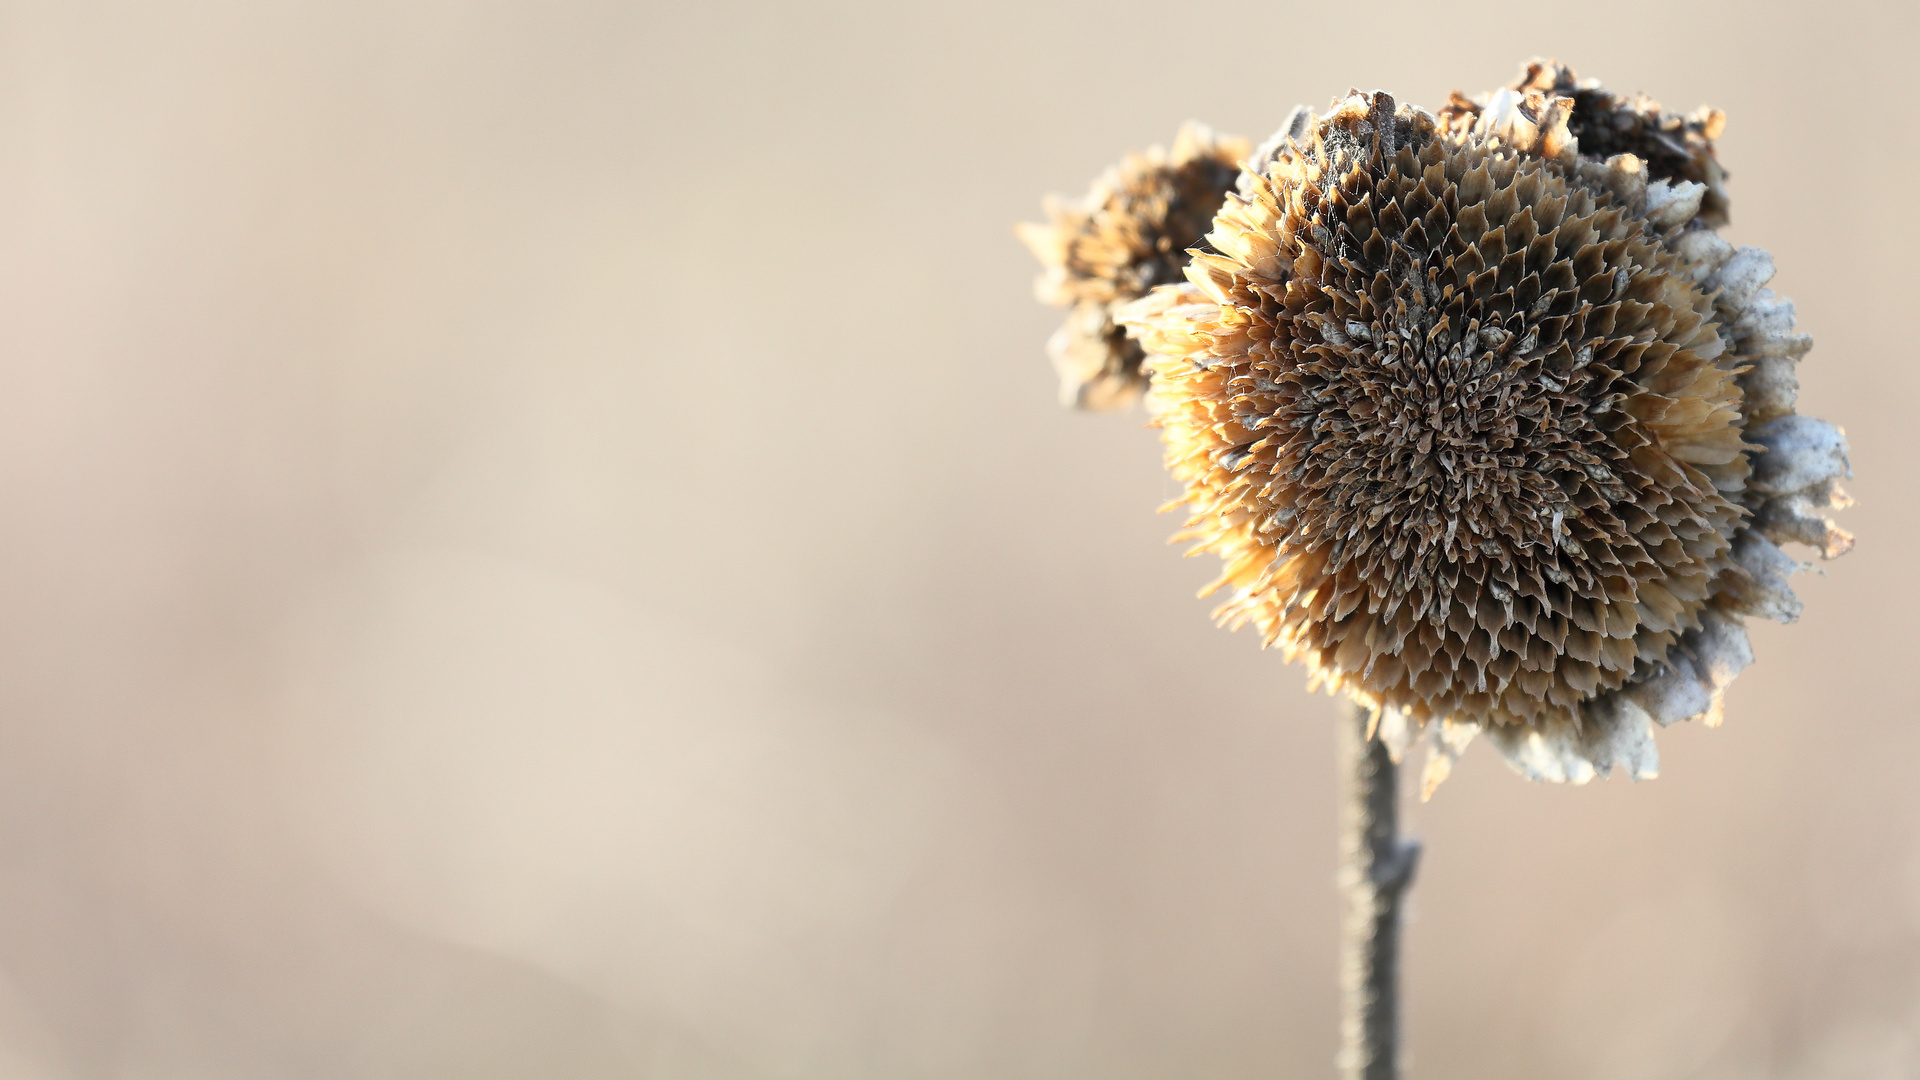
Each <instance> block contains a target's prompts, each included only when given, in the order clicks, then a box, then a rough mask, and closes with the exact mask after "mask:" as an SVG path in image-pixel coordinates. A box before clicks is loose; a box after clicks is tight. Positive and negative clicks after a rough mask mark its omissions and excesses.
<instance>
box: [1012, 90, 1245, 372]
mask: <svg viewBox="0 0 1920 1080" xmlns="http://www.w3.org/2000/svg"><path fill="white" fill-rule="evenodd" d="M1246 155H1247V143H1246V141H1245V140H1244V139H1233V138H1223V137H1221V136H1219V135H1216V134H1215V133H1214V132H1213V131H1212V130H1211V129H1209V128H1207V127H1206V126H1205V125H1202V124H1194V123H1189V124H1186V125H1183V126H1182V127H1181V128H1180V132H1179V134H1178V136H1177V137H1175V139H1174V141H1173V150H1172V152H1170V153H1169V152H1167V151H1163V150H1161V149H1160V148H1159V147H1157V146H1156V147H1153V148H1152V149H1150V150H1148V151H1147V152H1146V153H1144V154H1130V155H1128V157H1127V158H1126V160H1125V161H1122V162H1121V163H1120V164H1119V165H1117V166H1114V167H1113V168H1110V169H1108V170H1107V171H1106V172H1105V173H1104V174H1103V175H1102V176H1101V177H1100V178H1099V179H1098V180H1096V181H1094V184H1093V189H1092V190H1091V191H1090V192H1088V193H1087V195H1086V197H1085V198H1083V199H1081V200H1080V201H1079V202H1077V203H1070V202H1065V201H1061V200H1058V199H1050V200H1048V202H1047V216H1048V217H1049V218H1051V219H1052V220H1051V223H1050V224H1047V225H1033V224H1025V225H1021V226H1020V227H1019V233H1020V238H1021V239H1022V240H1024V241H1026V244H1027V246H1028V247H1029V248H1031V249H1032V250H1033V253H1034V255H1035V256H1036V257H1038V258H1039V260H1040V261H1041V262H1042V263H1043V264H1045V266H1046V272H1045V273H1043V274H1042V275H1041V277H1040V279H1039V281H1038V282H1037V283H1036V291H1037V292H1038V294H1039V296H1040V299H1041V300H1043V301H1045V302H1046V303H1049V304H1057V305H1061V306H1066V307H1070V308H1071V309H1072V310H1071V311H1070V312H1069V313H1068V315H1067V321H1066V323H1065V324H1064V325H1063V326H1061V327H1060V329H1059V331H1058V332H1056V333H1055V334H1054V335H1053V337H1052V339H1050V340H1049V341H1048V342H1047V353H1048V355H1049V356H1050V357H1051V358H1052V360H1053V365H1054V368H1055V370H1057V371H1058V372H1059V375H1060V396H1061V398H1062V400H1063V401H1064V402H1065V403H1066V404H1068V405H1072V406H1075V407H1077V408H1083V409H1118V408H1125V407H1127V406H1128V405H1131V404H1133V403H1134V402H1135V401H1138V400H1139V399H1140V395H1141V392H1142V391H1143V390H1144V389H1145V387H1146V384H1147V375H1146V373H1145V371H1144V370H1143V368H1142V361H1143V360H1144V359H1145V353H1144V352H1143V351H1142V350H1141V348H1140V345H1139V343H1138V342H1135V341H1133V340H1132V339H1131V338H1129V337H1128V336H1127V334H1126V332H1125V331H1124V330H1122V329H1121V328H1120V327H1119V326H1118V325H1116V324H1115V323H1114V320H1113V312H1114V310H1115V309H1117V308H1118V307H1120V306H1121V305H1123V304H1126V303H1127V302H1129V301H1132V300H1136V299H1138V298H1140V297H1142V296H1145V295H1146V294H1147V291H1148V290H1150V289H1152V288H1153V287H1154V286H1156V285H1165V284H1168V283H1170V282H1176V281H1179V280H1181V273H1182V271H1183V270H1185V268H1186V265H1187V249H1189V248H1192V247H1195V246H1199V245H1203V244H1204V237H1205V236H1206V232H1207V229H1208V227H1209V226H1210V225H1211V223H1212V221H1213V215H1214V212H1215V211H1217V210H1219V209H1220V203H1221V200H1223V199H1224V198H1225V197H1226V193H1227V191H1228V190H1229V189H1230V188H1232V187H1233V182H1234V178H1235V177H1236V176H1237V175H1238V174H1239V171H1240V163H1241V161H1242V159H1244V158H1245V157H1246Z"/></svg>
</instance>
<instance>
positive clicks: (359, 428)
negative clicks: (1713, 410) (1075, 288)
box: [0, 0, 1920, 1080]
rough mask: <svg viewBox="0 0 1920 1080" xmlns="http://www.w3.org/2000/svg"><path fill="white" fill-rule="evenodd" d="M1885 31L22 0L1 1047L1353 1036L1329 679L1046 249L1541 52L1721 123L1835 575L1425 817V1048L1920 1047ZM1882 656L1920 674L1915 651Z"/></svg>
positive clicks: (1895, 194) (1219, 12)
mask: <svg viewBox="0 0 1920 1080" xmlns="http://www.w3.org/2000/svg"><path fill="white" fill-rule="evenodd" d="M1915 43H1916V37H1915V32H1914V26H1913V24H1912V23H1911V22H1910V21H1908V16H1907V15H1906V14H1905V11H1904V7H1903V5H1897V4H1894V3H1890V2H1889V3H1884V4H1879V5H1875V4H1870V3H1849V2H1839V3H1828V4H1818V5H1813V4H1793V5H1789V4H1771V5H1766V4H1761V5H1741V6H1738V7H1736V6H1734V5H1732V4H1715V5H1690V4H1685V3H1661V4H1614V5H1611V6H1609V5H1597V6H1596V5H1585V6H1578V5H1576V6H1572V7H1569V6H1566V5H1561V6H1546V7H1540V6H1534V7H1528V8H1517V7H1512V6H1504V7H1495V6H1491V5H1487V6H1481V7H1474V6H1471V5H1469V6H1466V7H1462V6H1460V5H1452V4H1440V3H1432V4H1424V5H1420V6H1408V5H1395V4H1376V5H1371V6H1365V5H1361V6H1351V5H1349V6H1341V5H1331V6H1330V5H1327V4H1317V3H1316V4H1305V3H1299V4H1255V3H1228V2H1223V3H1216V4H1210V5H1202V6H1186V7H1181V6H1178V5H1174V6H1169V5H1166V4H1147V3H1132V2H1128V3H1118V2H1103V3H1083V4H1064V3H1062V4H1047V3H1004V4H996V3H986V4H949V5H938V6H928V5H913V4H908V5H902V4H898V3H891V2H881V0H873V2H867V3H857V2H830V3H825V4H819V5H787V4H765V5H708V6H698V5H674V4H666V3H661V2H643V3H637V4H636V3H573V2H561V0H542V2H539V3H511V4H510V3H451V2H393V0H382V2H378V3H365V2H357V0H350V2H342V0H324V2H320V0H315V2H312V3H303V2H302V3H296V2H280V3H267V4H256V3H239V2H207V3H171V4H154V3H113V4H101V3H88V2H81V0H60V2H57V3H52V2H49V3H6V4H4V5H0V515H3V516H4V520H5V523H6V524H5V527H4V528H3V529H0V1077H4V1078H9V1080H10V1078H21V1080H94V1078H101V1080H107V1078H176V1077H177V1078H182V1080H185V1078H193V1080H225V1078H233V1080H243V1078H244V1080H252V1078H259V1077H302V1078H315V1080H323V1078H341V1077H460V1078H481V1077H583V1078H603V1077H605V1078H611V1077H659V1078H665V1080H679V1078H688V1080H705V1078H713V1080H749V1078H754V1080H758V1078H766V1080H812V1078H873V1080H891V1078H901V1077H913V1078H925V1080H971V1078H985V1077H993V1078H997V1080H1001V1078H1004V1080H1018V1078H1032V1080H1071V1078H1101V1080H1134V1078H1138V1080H1146V1078H1163V1077H1181V1078H1221V1080H1226V1078H1241V1077H1285V1078H1294V1077H1299V1078H1309V1077H1324V1076H1327V1075H1329V1074H1330V1073H1331V1069H1332V1065H1331V1059H1332V1055H1333V1051H1334V1045H1335V1036H1334V1022H1335V1016H1334V994H1333V985H1334V981H1335V972H1334V958H1335V944H1334V938H1335V931H1336V919H1337V910H1336V896H1335V892H1334V889H1333V885H1332V876H1333V870H1334V847H1335V841H1334V783H1333V781H1334V767H1333V763H1332V753H1333V748H1332V742H1333V740H1332V721H1333V718H1334V716H1335V715H1336V713H1335V705H1334V704H1333V702H1331V701H1330V700H1329V699H1327V698H1324V697H1312V696H1309V695H1307V694H1306V693H1305V692H1304V691H1303V690H1302V676H1301V673H1300V672H1299V671H1298V670H1297V669H1293V668H1289V667H1287V666H1285V665H1283V664H1282V663H1281V661H1280V659H1279V657H1278V655H1277V654H1269V653H1262V652H1261V651H1260V650H1259V649H1258V648H1257V647H1256V642H1255V641H1254V640H1253V638H1252V637H1251V636H1250V635H1248V634H1244V633H1243V634H1239V635H1230V634H1227V633H1225V632H1222V631H1219V630H1216V629H1214V628H1213V627H1212V626H1211V625H1210V623H1209V621H1208V618H1207V610H1208V605H1207V604H1205V603H1203V602H1200V601H1196V600H1195V599H1194V598H1193V593H1194V591H1195V589H1196V588H1197V587H1198V586H1199V585H1201V584H1202V583H1203V582H1205V581H1206V580H1207V579H1208V578H1209V577H1210V576H1211V575H1212V573H1213V569H1214V568H1213V566H1211V565H1207V564H1204V563H1203V562H1202V561H1198V560H1196V561H1183V560H1182V559H1180V558H1179V557H1178V555H1177V553H1176V551H1175V550H1172V549H1169V548H1167V546H1166V543H1165V542H1166V538H1167V536H1168V534H1169V533H1171V532H1172V531H1173V530H1174V528H1175V526H1176V524H1177V523H1176V522H1175V521H1174V520H1173V519H1171V518H1169V517H1165V516H1156V515H1155V514H1154V512H1153V511H1154V508H1155V507H1156V506H1157V505H1158V504H1159V503H1161V502H1162V501H1163V500H1164V499H1165V498H1166V497H1168V496H1169V495H1170V494H1171V493H1172V491H1171V489H1170V487H1169V485H1168V482H1167V481H1166V480H1165V479H1164V478H1163V475H1162V473H1161V471H1160V468H1159V464H1158V451H1157V446H1156V443H1155V437H1154V434H1153V433H1152V432H1151V431H1150V430H1148V429H1146V428H1145V426H1144V423H1143V420H1142V417H1141V416H1140V415H1139V414H1137V413H1136V414H1132V415H1126V416H1085V415H1073V414H1069V413H1065V412H1062V411H1061V410H1060V409H1058V408H1057V407H1056V405H1055V403H1054V394H1055V391H1054V381H1053V376H1052V374H1051V372H1050V371H1049V370H1048V366H1047V363H1046V360H1045V359H1044V356H1043V354H1042V343H1043V341H1044V339H1045V338H1046V336H1047V334H1048V333H1049V332H1050V331H1051V330H1052V329H1053V327H1054V326H1055V325H1056V324H1057V322H1058V319H1059V317H1060V316H1059V313H1058V312H1056V311H1053V310H1049V309H1046V308H1043V307H1041V306H1040V305H1039V304H1037V303H1036V302H1034V300H1033V299H1032V296H1031V291H1030V290H1031V281H1032V278H1033V276H1034V274H1035V271H1036V267H1035V266H1034V264H1033V262H1032V260H1031V259H1030V257H1029V256H1028V254H1027V253H1026V251H1024V250H1023V249H1022V248H1021V247H1020V246H1019V245H1018V244H1017V243H1016V241H1015V239H1014V236H1013V232H1012V224H1013V223H1014V222H1015V221H1018V220H1022V219H1033V218H1036V217H1037V216H1038V213H1039V200H1040V197H1041V196H1042V195H1043V194H1044V193H1046V192H1048V191H1056V192H1063V193H1069V194H1077V193H1078V192H1080V191H1082V190H1084V188H1085V185H1086V183H1087V182H1088V180H1089V179H1090V178H1091V177H1092V176H1093V175H1094V174H1095V173H1097V172H1098V171H1099V170H1100V169H1101V168H1102V167H1104V166H1105V165H1106V164H1107V163H1108V162H1110V161H1112V160H1115V159H1117V158H1118V157H1119V155H1120V154H1121V153H1122V152H1123V151H1126V150H1129V149H1134V148H1142V147H1145V146H1147V145H1150V144H1153V143H1156V142H1159V143H1165V142H1166V141H1168V140H1170V139H1171V137H1172V135H1173V133H1174V131H1175V129H1176V127H1177V126H1178V125H1179V123H1180V122H1181V121H1182V120H1185V119H1188V118H1190V117H1191V118H1198V119H1203V120H1206V121H1209V122H1211V123H1212V124H1214V125H1215V126H1217V127H1219V128H1221V129H1223V130H1225V131H1229V132H1235V133H1241V134H1246V135H1250V136H1254V137H1256V138H1258V137H1260V136H1264V135H1265V134H1266V133H1267V132H1268V131H1269V130H1270V129H1271V128H1272V127H1273V126H1274V125H1276V124H1277V123H1278V122H1279V121H1280V119H1281V118H1283V117H1284V116H1285V115H1286V113H1287V111H1288V110H1289V109H1290V108H1291V107H1292V106H1293V105H1294V104H1296V103H1308V104H1313V105H1316V106H1319V105H1323V104H1324V103H1325V102H1326V101H1327V100H1328V99H1329V98H1330V97H1332V96H1334V95H1336V94H1339V93H1342V92H1344V91H1345V90H1346V89H1347V88H1348V87H1349V86H1354V87H1360V88H1373V87H1380V88H1384V89H1388V90H1390V91H1392V92H1394V93H1395V94H1396V95H1398V96H1399V97H1400V98H1401V99H1402V100H1409V101H1413V102H1418V103H1425V104H1427V105H1429V106H1431V105H1436V104H1438V103H1440V102H1441V101H1443V100H1444V97H1445V94H1446V92H1447V91H1448V90H1450V89H1453V88H1455V87H1458V88H1461V89H1464V90H1467V91H1469V92H1477V91H1479V90H1483V89H1487V88H1490V87H1493V86H1496V85H1499V84H1500V83H1503V82H1505V81H1507V80H1508V79H1510V78H1512V77H1513V75H1514V73H1515V71H1516V69H1517V66H1518V63H1519V61H1521V60H1522V59H1524V58H1526V57H1528V56H1530V55H1533V54H1536V53H1544V54H1557V55H1558V56H1559V57H1561V58H1562V59H1564V60H1566V61H1567V62H1569V63H1571V64H1572V65H1573V66H1574V67H1575V68H1577V69H1578V70H1579V71H1580V73H1581V74H1583V75H1594V76H1598V77H1601V78H1602V79H1604V80H1605V81H1606V82H1607V83H1608V85H1609V86H1611V87H1614V88H1616V89H1619V90H1623V91H1634V90H1645V91H1647V92H1649V93H1651V94H1653V95H1654V96H1655V97H1657V98H1659V99H1660V100H1661V101H1662V102H1664V103H1665V104H1667V105H1668V106H1670V107H1673V108H1678V109H1682V110H1685V109H1691V108H1692V107H1694V106H1695V105H1698V104H1701V103H1711V104H1715V105H1718V106H1720V107H1722V108H1724V109H1726V110H1727V112H1728V114H1729V117H1730V121H1729V124H1728V126H1727V130H1726V135H1725V138H1724V139H1723V141H1722V142H1721V144H1720V146H1721V154H1722V160H1723V161H1724V162H1725V163H1726V164H1727V166H1728V168H1729V169H1730V171H1731V173H1732V181H1731V184H1732V194H1733V216H1734V224H1733V226H1732V228H1731V231H1730V234H1729V235H1730V236H1731V237H1732V238H1733V239H1734V240H1735V241H1736V242H1739V243H1757V244H1761V245H1763V246H1765V247H1768V248H1769V249H1771V250H1772V251H1773V252H1774V254H1775V255H1776V257H1777V260H1778V264H1779V266H1780V276H1779V277H1778V279H1776V281H1775V283H1774V285H1775V287H1776V288H1777V289H1778V290H1780V291H1781V292H1783V293H1785V294H1786V295H1789V296H1792V297H1793V298H1794V299H1795V300H1797V301H1798V303H1799V309H1800V317H1801V325H1802V326H1803V327H1804V328H1805V329H1806V330H1808V331H1810V332H1812V333H1813V334H1814V335H1815V336H1816V339H1817V342H1818V344H1817V346H1816V348H1815V349H1814V351H1813V353H1812V354H1811V355H1810V356H1809V358H1808V360H1807V361H1806V363H1805V364H1804V366H1803V369H1802V376H1803V383H1804V389H1803V392H1802V396H1801V401H1802V403H1803V405H1802V408H1803V409H1804V410H1805V411H1808V412H1811V413H1814V414H1816V415H1819V416H1823V417H1828V418H1831V419H1833V420H1836V421H1838V422H1840V423H1842V424H1844V425H1845V426H1846V428H1847V430H1848V432H1849V435H1850V437H1851V439H1852V442H1853V448H1854V455H1853V462H1854V467H1855V471H1856V473H1857V475H1858V479H1857V480H1856V481H1855V482H1854V484H1853V485H1852V488H1853V491H1854V493H1855V494H1856V496H1857V497H1858V498H1859V501H1860V505H1859V506H1858V508H1857V509H1855V510H1853V511H1851V512H1850V513H1849V514H1847V515H1846V517H1845V523H1846V524H1847V525H1848V526H1849V527H1851V528H1853V529H1854V530H1855V531H1857V532H1858V533H1859V534H1860V536H1861V542H1860V546H1859V548H1858V549H1857V550H1856V551H1855V552H1854V553H1853V554H1852V555H1850V556H1849V557H1847V558H1846V559H1844V560H1841V561H1838V562H1835V563H1833V564H1830V565H1829V567H1828V569H1829V570H1830V572H1831V576H1830V577H1820V576H1815V575H1806V576H1804V577H1802V578H1801V579H1799V586H1798V587H1799V589H1800V591H1801V594H1802V596H1803V597H1804V598H1805V600H1806V601H1807V612H1806V616H1805V617H1804V618H1803V619H1802V620H1801V621H1800V623H1799V624H1798V625H1795V626H1792V627H1784V628H1783V627H1776V626H1772V625H1761V626H1758V628H1757V630H1756V633H1755V649H1756V652H1757V653H1758V655H1759V663H1758V665H1757V666H1755V667H1754V668H1752V669H1750V670H1749V671H1748V673H1747V674H1745V675H1744V676H1742V678H1741V679H1740V681H1739V682H1738V684H1736V686H1735V687H1734V689H1733V691H1732V694H1731V699H1730V702H1729V710H1728V711H1729V721H1728V723H1727V724H1726V726H1725V727H1723V728H1721V729H1719V730H1717V731H1708V730H1705V729H1702V728H1699V727H1697V726H1688V727H1682V728H1676V729H1673V730H1670V731H1669V732H1667V733H1665V734H1664V735H1663V737H1662V740H1661V749H1662V755H1663V775H1662V777H1661V778H1660V779H1659V780H1658V781H1656V782H1653V783H1648V784H1641V785H1637V786H1636V785H1631V784H1629V783H1628V782H1627V781H1625V780H1623V779H1618V778H1616V779H1613V780H1611V781H1607V782H1602V783H1596V784H1594V785H1591V786H1589V787H1586V788H1578V789H1563V788H1548V787H1538V786H1533V785H1530V784H1528V783H1526V782H1525V781H1523V780H1521V779H1520V778H1518V777H1517V776H1515V775H1513V774H1512V773H1510V772H1509V771H1508V770H1507V768H1506V767H1505V766H1504V765H1503V764H1502V763H1501V762H1500V761H1499V760H1498V759H1497V758H1496V757H1495V756H1494V755H1492V754H1491V752H1490V751H1488V749H1487V748H1486V747H1476V748H1475V750H1474V752H1473V753H1471V754H1470V755H1469V757H1468V759H1467V760H1466V761H1465V762H1464V763H1463V764H1462V766H1461V768H1460V770H1459V771H1458V772H1457V773H1456V774H1455V777H1454V779H1453V780H1452V781H1450V782H1449V783H1448V784H1447V786H1446V787H1445V788H1443V789H1442V790H1441V792H1440V794H1439V797H1438V798H1437V799H1436V800H1435V801H1434V802H1432V803H1430V804H1428V805H1426V806H1423V807H1418V808H1416V809H1414V810H1413V811H1412V815H1413V827H1414V829H1415V830H1416V831H1417V832H1418V833H1420V834H1421V835H1423V836H1424V837H1425V838H1426V840H1427V842H1428V844H1429V849H1428V858H1427V861H1426V863H1425V865H1424V866H1423V868H1422V871H1421V878H1420V881H1419V884H1418V888H1417V892H1416V894H1415V900H1414V911H1413V915H1412V924H1411V931H1410V953H1409V955H1408V959H1407V973H1408V975H1407V977H1408V995H1409V1000H1408V1004H1407V1007H1408V1010H1409V1014H1408V1015H1409V1020H1410V1033H1409V1036H1408V1048H1409V1052H1410V1054H1411V1059H1412V1068H1413V1075H1414V1076H1416V1077H1432V1078H1439V1077H1458V1078H1474V1080H1496V1078H1522V1077H1524V1078H1537V1077H1542V1076H1553V1077H1559V1078H1568V1080H1587V1078H1591V1080H1628V1078H1632V1080H1659V1078H1675V1080H1679V1078H1696V1080H1722V1078H1725V1080H1732V1078H1743V1080H1751V1078H1770V1080H1771V1078H1784V1080H1802V1078H1805V1080H1812V1078H1819V1080H1894V1078H1910V1077H1913V1076H1915V1075H1920V785H1917V784H1916V783H1915V781H1914V762H1915V761H1916V759H1920V716H1917V715H1916V707H1915V704H1914V694H1913V691H1912V689H1911V680H1913V678H1914V677H1915V663H1914V659H1913V652H1914V646H1915V637H1916V635H1915V633H1914V629H1913V628H1914V625H1915V618H1916V612H1917V611H1920V589H1917V588H1916V580H1915V572H1914V545H1913V543H1912V540H1911V537H1912V535H1913V530H1914V529H1915V528H1916V527H1920V514H1916V510H1915V505H1916V504H1915V498H1914V490H1913V486H1912V481H1911V477H1912V474H1913V470H1914V469H1915V468H1916V467H1920V449H1916V442H1915V439H1916V437H1917V428H1920V425H1917V424H1916V421H1915V406H1914V402H1915V400H1916V394H1917V393H1920V376H1917V375H1916V370H1920V368H1917V366H1916V363H1915V341H1916V337H1917V335H1916V333H1915V330H1914V325H1915V319H1916V317H1917V314H1920V303H1917V302H1916V274H1915V269H1914V268H1915V262H1914V252H1915V251H1916V250H1920V226H1916V218H1915V216H1914V213H1913V200H1914V191H1915V177H1916V176H1917V175H1920V149H1917V144H1916V141H1915V139H1914V138H1913V135H1912V132H1911V130H1910V129H1911V127H1912V125H1911V124H1910V123H1909V120H1910V117H1909V113H1910V112H1911V110H1912V108H1913V103H1912V93H1911V86H1912V74H1913V72H1912V60H1911V58H1912V54H1913V50H1914V46H1915ZM1903 687H1906V689H1903Z"/></svg>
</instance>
